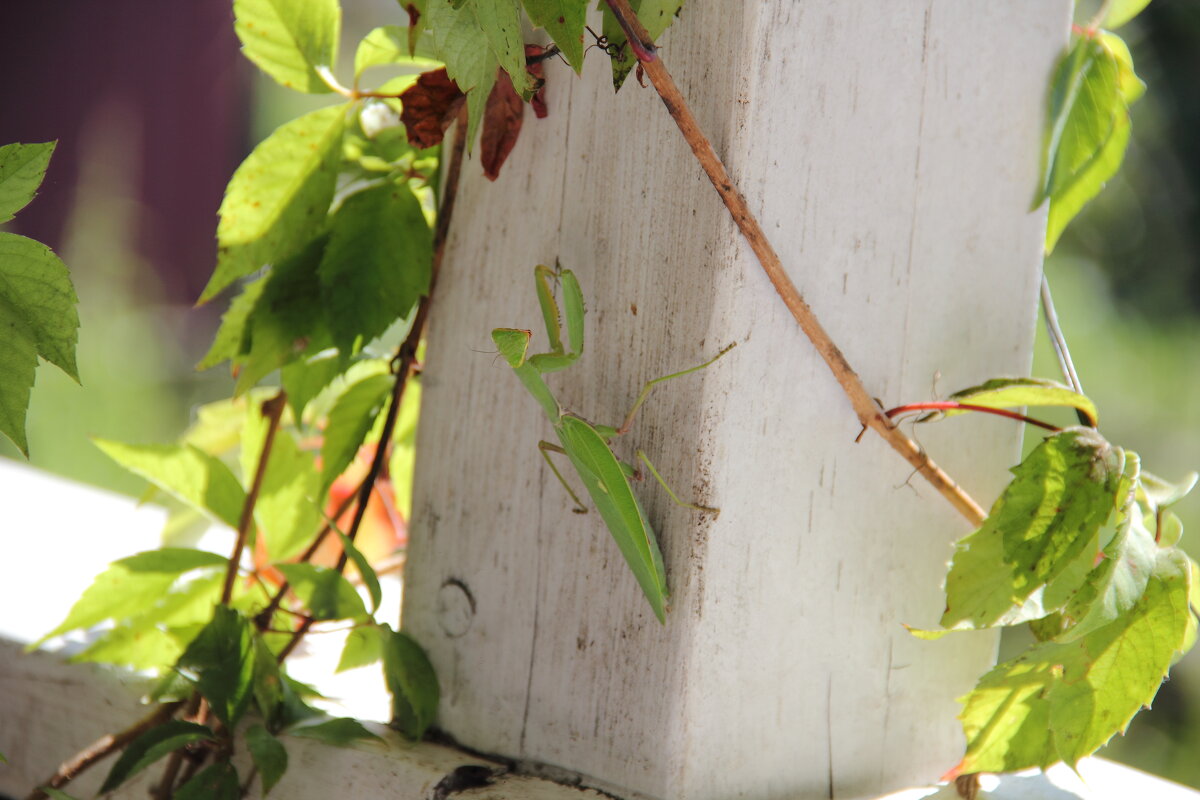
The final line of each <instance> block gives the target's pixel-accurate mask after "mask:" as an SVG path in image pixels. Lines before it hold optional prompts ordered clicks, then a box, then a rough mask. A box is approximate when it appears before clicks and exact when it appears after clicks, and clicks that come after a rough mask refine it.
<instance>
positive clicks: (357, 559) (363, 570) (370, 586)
mask: <svg viewBox="0 0 1200 800" xmlns="http://www.w3.org/2000/svg"><path fill="white" fill-rule="evenodd" d="M337 535H338V539H340V540H341V542H342V548H343V549H344V550H345V551H346V555H347V556H349V558H350V560H351V561H352V562H354V566H355V567H356V568H357V569H358V574H359V575H360V576H361V577H362V580H363V583H364V584H365V585H366V587H367V594H369V595H370V596H371V613H372V614H374V613H375V612H376V611H378V610H379V603H380V601H381V600H382V599H383V590H382V589H381V588H380V586H379V576H378V575H376V574H375V568H374V567H372V566H371V565H370V563H368V562H367V557H366V556H364V555H363V554H362V552H361V551H360V550H359V549H358V548H357V547H355V546H354V542H352V541H350V537H349V536H347V535H346V534H344V533H342V532H341V531H338V532H337Z"/></svg>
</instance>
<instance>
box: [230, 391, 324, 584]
mask: <svg viewBox="0 0 1200 800" xmlns="http://www.w3.org/2000/svg"><path fill="white" fill-rule="evenodd" d="M268 426H269V425H268V420H267V419H266V418H265V417H264V416H263V415H262V413H261V412H260V411H259V409H258V407H257V406H255V407H252V408H250V409H249V410H248V411H247V414H246V420H245V427H244V428H243V432H242V452H241V456H242V474H243V475H246V476H251V475H254V474H255V472H256V471H257V470H258V460H259V458H261V456H262V448H263V442H264V440H265V439H266V435H267V429H268ZM247 480H249V478H247ZM317 497H318V492H317V468H316V463H315V459H314V458H313V455H312V453H308V452H305V451H304V450H301V449H300V446H299V445H298V444H297V443H296V439H295V437H293V435H292V433H291V432H290V431H288V430H287V429H285V428H282V427H281V428H279V429H278V430H276V432H275V440H274V442H273V443H272V446H271V455H270V461H268V462H267V471H266V473H265V474H264V475H263V481H262V485H261V486H260V487H259V491H258V501H257V502H256V503H255V504H254V519H255V520H256V521H257V522H258V525H259V535H260V536H261V537H262V543H263V546H264V547H265V549H266V552H267V556H268V557H269V558H270V559H271V560H275V561H282V560H285V559H288V558H291V557H292V556H294V555H296V554H297V553H299V552H300V551H301V550H303V549H304V548H305V546H307V544H308V542H309V540H310V539H312V535H313V531H315V530H316V529H317V528H318V527H319V526H320V524H321V512H320V507H319V506H318V504H317Z"/></svg>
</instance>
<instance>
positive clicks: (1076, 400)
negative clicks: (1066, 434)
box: [943, 378, 1099, 425]
mask: <svg viewBox="0 0 1200 800" xmlns="http://www.w3.org/2000/svg"><path fill="white" fill-rule="evenodd" d="M949 399H950V400H957V401H958V402H960V403H968V404H970V405H973V406H983V407H985V408H1020V407H1021V406H1066V407H1068V408H1075V409H1078V410H1079V411H1082V412H1083V413H1084V414H1085V415H1087V417H1088V419H1090V420H1091V423H1092V425H1095V424H1096V422H1097V420H1098V419H1099V417H1098V415H1097V411H1096V406H1095V404H1094V403H1092V401H1091V400H1089V399H1088V398H1087V397H1086V396H1084V395H1082V394H1079V393H1078V392H1074V391H1072V390H1071V389H1070V388H1068V387H1066V386H1063V385H1062V384H1060V383H1055V382H1054V381H1048V380H1045V379H1043V378H993V379H992V380H990V381H986V382H985V383H981V384H980V385H979V386H972V387H971V388H969V389H963V390H962V391H960V392H955V393H954V394H952V395H950V397H949ZM943 413H944V414H945V415H946V416H953V415H954V414H965V413H967V412H965V411H961V410H954V409H950V410H948V411H945V412H943Z"/></svg>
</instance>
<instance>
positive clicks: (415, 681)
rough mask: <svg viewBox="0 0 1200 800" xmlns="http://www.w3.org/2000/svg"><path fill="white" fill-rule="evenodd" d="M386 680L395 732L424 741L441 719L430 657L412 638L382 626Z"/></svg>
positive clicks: (437, 690)
mask: <svg viewBox="0 0 1200 800" xmlns="http://www.w3.org/2000/svg"><path fill="white" fill-rule="evenodd" d="M380 628H381V631H382V634H383V637H384V642H383V676H384V679H385V680H386V682H387V687H388V692H390V693H391V695H392V722H391V725H392V727H393V728H395V729H397V730H398V731H400V732H401V733H402V734H404V735H405V736H406V737H408V738H409V739H412V740H414V741H415V740H417V739H420V738H421V737H422V736H423V735H425V731H426V730H427V729H428V728H429V726H430V725H432V724H433V721H434V719H435V718H436V717H437V709H438V701H439V698H440V692H439V689H438V680H437V674H436V673H435V672H434V670H433V665H432V664H431V663H429V656H427V655H425V651H424V650H423V649H421V645H419V644H417V642H416V641H415V640H414V639H413V638H412V637H411V636H409V635H408V634H406V633H403V632H401V631H393V630H392V629H391V628H389V627H388V626H387V625H382V626H380Z"/></svg>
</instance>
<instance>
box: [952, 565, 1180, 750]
mask: <svg viewBox="0 0 1200 800" xmlns="http://www.w3.org/2000/svg"><path fill="white" fill-rule="evenodd" d="M1188 591H1189V568H1188V564H1187V559H1186V557H1184V556H1183V555H1182V554H1181V553H1179V552H1178V551H1164V552H1161V553H1160V554H1159V556H1158V560H1157V564H1156V566H1155V569H1154V574H1153V575H1152V576H1151V577H1150V579H1149V582H1148V583H1147V585H1146V591H1145V593H1144V594H1143V595H1142V597H1141V599H1140V600H1139V601H1138V602H1137V604H1136V605H1135V606H1134V607H1133V608H1131V609H1130V610H1129V611H1128V612H1127V613H1126V614H1124V615H1122V616H1121V617H1120V618H1118V619H1117V620H1116V621H1114V622H1111V623H1109V624H1108V625H1106V626H1104V627H1102V628H1099V629H1098V630H1095V631H1093V632H1092V633H1090V634H1088V635H1087V636H1085V637H1083V638H1082V639H1080V640H1078V641H1075V642H1071V643H1068V644H1060V643H1057V642H1044V643H1042V644H1039V645H1036V646H1034V647H1032V648H1031V649H1029V650H1028V651H1026V652H1025V653H1024V654H1023V655H1021V656H1020V657H1018V658H1016V659H1013V660H1012V661H1006V662H1004V663H1003V664H1000V665H998V666H997V667H996V668H995V669H993V670H992V671H991V672H989V673H988V674H987V675H985V676H984V677H983V679H982V680H981V681H980V682H979V685H978V686H977V687H976V688H975V689H974V690H973V691H972V692H971V693H970V694H968V695H967V696H966V697H965V698H963V701H962V702H963V704H964V708H963V712H962V715H961V719H962V721H963V730H964V732H965V733H966V736H967V740H968V745H967V755H966V756H965V757H964V759H963V761H962V763H961V764H959V766H958V767H956V769H955V770H954V772H955V773H972V772H1013V771H1016V770H1021V769H1026V768H1030V767H1046V766H1049V765H1051V764H1053V763H1055V762H1058V761H1066V762H1067V763H1068V764H1074V763H1076V762H1077V761H1078V760H1079V759H1080V758H1083V757H1084V756H1087V755H1090V754H1091V753H1092V752H1094V751H1095V750H1096V749H1097V748H1099V747H1100V746H1101V745H1103V744H1104V743H1105V742H1107V741H1108V740H1109V739H1110V738H1111V737H1112V736H1113V734H1115V733H1118V732H1120V731H1123V730H1124V729H1125V727H1126V725H1128V724H1129V720H1130V719H1131V718H1132V717H1133V715H1134V714H1135V713H1137V711H1138V710H1139V709H1140V708H1141V707H1142V706H1145V705H1149V703H1150V701H1151V700H1152V699H1153V698H1154V695H1155V693H1156V692H1157V691H1158V687H1159V685H1160V684H1161V683H1162V680H1163V678H1164V677H1165V675H1166V672H1167V668H1168V666H1169V665H1170V663H1171V661H1172V659H1173V658H1174V656H1175V654H1176V653H1177V652H1178V651H1179V649H1180V648H1181V647H1182V646H1183V644H1184V643H1185V641H1186V636H1187V632H1188V630H1189V623H1190V616H1191V614H1190V612H1189V610H1188Z"/></svg>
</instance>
